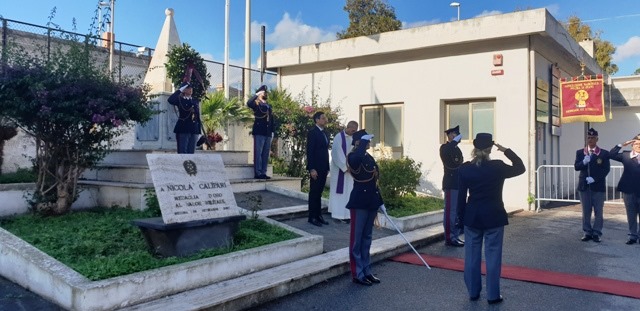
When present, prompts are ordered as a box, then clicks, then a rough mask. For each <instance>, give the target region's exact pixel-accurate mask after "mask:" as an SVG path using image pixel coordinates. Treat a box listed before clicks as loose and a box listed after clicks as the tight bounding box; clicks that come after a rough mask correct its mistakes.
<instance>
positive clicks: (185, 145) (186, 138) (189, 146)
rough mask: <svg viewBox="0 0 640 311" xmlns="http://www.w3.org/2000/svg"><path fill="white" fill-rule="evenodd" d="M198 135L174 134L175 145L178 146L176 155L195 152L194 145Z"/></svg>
mask: <svg viewBox="0 0 640 311" xmlns="http://www.w3.org/2000/svg"><path fill="white" fill-rule="evenodd" d="M199 137H200V134H191V133H176V143H177V145H178V153H190V154H193V153H195V152H196V143H197V142H198V138H199Z"/></svg>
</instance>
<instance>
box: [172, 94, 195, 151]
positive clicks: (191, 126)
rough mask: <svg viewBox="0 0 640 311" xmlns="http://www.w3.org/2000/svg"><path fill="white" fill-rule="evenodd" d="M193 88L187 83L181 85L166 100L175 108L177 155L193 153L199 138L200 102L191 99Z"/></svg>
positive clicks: (174, 129)
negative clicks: (176, 115)
mask: <svg viewBox="0 0 640 311" xmlns="http://www.w3.org/2000/svg"><path fill="white" fill-rule="evenodd" d="M192 93H193V88H192V87H191V85H190V84H189V83H183V84H182V85H181V86H180V88H179V89H178V90H177V91H175V92H174V93H173V94H171V96H169V99H168V100H167V101H168V102H169V104H171V105H173V106H175V107H176V110H177V114H178V121H177V122H176V126H175V127H174V128H173V132H174V133H176V143H177V145H178V153H195V150H196V142H197V141H198V137H199V136H200V132H201V128H202V124H201V121H200V102H199V101H198V100H197V99H195V98H193V97H191V95H192Z"/></svg>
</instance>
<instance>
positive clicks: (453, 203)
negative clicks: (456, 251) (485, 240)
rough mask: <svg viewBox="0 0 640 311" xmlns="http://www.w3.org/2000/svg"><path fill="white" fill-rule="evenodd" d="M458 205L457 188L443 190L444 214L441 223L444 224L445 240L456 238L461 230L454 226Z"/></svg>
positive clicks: (449, 240)
mask: <svg viewBox="0 0 640 311" xmlns="http://www.w3.org/2000/svg"><path fill="white" fill-rule="evenodd" d="M457 206H458V189H445V190H444V216H443V220H442V224H443V225H444V239H445V242H451V241H455V240H457V239H458V237H459V236H460V234H461V232H460V231H461V230H460V229H459V228H458V227H456V217H457V215H458V213H457Z"/></svg>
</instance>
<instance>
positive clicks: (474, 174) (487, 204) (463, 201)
mask: <svg viewBox="0 0 640 311" xmlns="http://www.w3.org/2000/svg"><path fill="white" fill-rule="evenodd" d="M504 155H505V156H506V157H507V158H508V159H509V160H510V161H511V163H512V165H507V164H505V163H504V162H502V161H501V160H489V161H487V162H485V163H482V165H480V166H477V165H475V164H474V163H471V162H465V163H464V164H462V166H460V168H459V169H458V177H459V186H460V188H459V192H458V210H457V212H458V218H459V219H460V220H461V221H462V222H463V223H464V225H465V226H468V227H471V228H475V229H481V230H485V229H491V228H497V227H502V226H505V225H508V224H509V220H508V219H507V211H506V210H505V209H504V202H503V201H502V187H503V186H504V180H505V179H507V178H511V177H515V176H518V175H520V174H522V173H524V171H525V167H524V163H522V160H521V159H520V158H519V157H518V156H517V155H516V154H515V153H514V152H513V151H512V150H511V149H507V150H505V151H504ZM467 191H468V192H469V197H468V198H467Z"/></svg>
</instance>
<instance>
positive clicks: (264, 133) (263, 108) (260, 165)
mask: <svg viewBox="0 0 640 311" xmlns="http://www.w3.org/2000/svg"><path fill="white" fill-rule="evenodd" d="M267 91H268V90H267V86H266V85H263V86H261V87H260V88H258V91H257V92H256V94H255V95H254V96H252V97H251V98H250V99H249V100H248V101H247V106H249V108H251V110H253V116H254V118H255V119H254V121H253V128H252V129H251V135H253V165H254V178H256V179H271V177H269V176H267V165H268V164H269V152H270V151H271V141H272V140H273V136H274V132H275V131H274V125H273V124H274V123H273V111H272V109H271V106H270V105H269V103H268V102H267Z"/></svg>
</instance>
